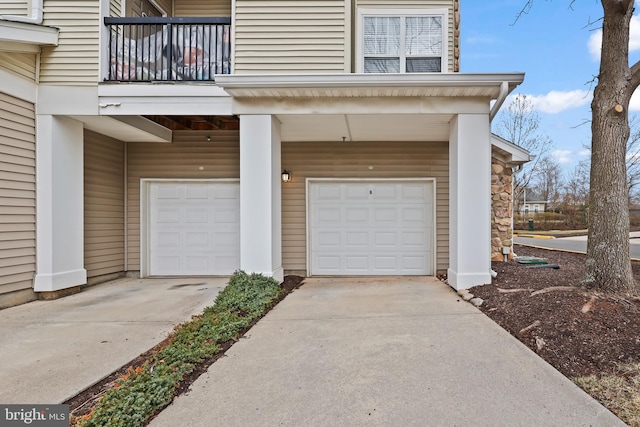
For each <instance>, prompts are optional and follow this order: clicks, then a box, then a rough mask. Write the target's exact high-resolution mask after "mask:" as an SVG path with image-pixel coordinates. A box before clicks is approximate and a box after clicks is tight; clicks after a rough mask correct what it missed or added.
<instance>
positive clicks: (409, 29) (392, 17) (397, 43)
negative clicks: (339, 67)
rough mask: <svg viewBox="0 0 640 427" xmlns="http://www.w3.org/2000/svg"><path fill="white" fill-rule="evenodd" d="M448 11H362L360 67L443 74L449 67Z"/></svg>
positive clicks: (369, 69) (361, 68) (384, 71)
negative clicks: (447, 41)
mask: <svg viewBox="0 0 640 427" xmlns="http://www.w3.org/2000/svg"><path fill="white" fill-rule="evenodd" d="M446 40H447V11H446V10H444V9H433V10H413V9H411V10H401V9H400V10H398V9H396V10H386V9H375V10H374V9H368V10H361V11H360V40H359V41H360V44H359V54H358V61H359V70H358V71H361V72H364V73H440V72H443V71H446V68H447V43H446Z"/></svg>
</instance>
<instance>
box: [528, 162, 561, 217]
mask: <svg viewBox="0 0 640 427" xmlns="http://www.w3.org/2000/svg"><path fill="white" fill-rule="evenodd" d="M534 175H535V176H534V178H535V180H534V182H533V183H532V185H531V187H532V189H533V191H534V192H535V193H536V194H537V195H538V196H540V198H541V199H542V200H546V201H547V202H548V204H547V210H550V211H555V210H557V208H558V205H559V204H560V199H561V198H562V187H563V184H564V180H563V178H562V167H561V166H560V163H559V162H558V161H557V160H556V159H555V158H553V157H551V156H549V155H547V156H544V157H543V158H542V159H540V161H538V164H537V165H536V170H535V171H534Z"/></svg>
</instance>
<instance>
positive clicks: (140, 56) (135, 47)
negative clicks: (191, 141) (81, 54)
mask: <svg viewBox="0 0 640 427" xmlns="http://www.w3.org/2000/svg"><path fill="white" fill-rule="evenodd" d="M104 23H105V25H106V26H108V27H109V30H110V31H109V46H108V49H109V54H108V58H110V66H109V71H108V75H107V77H106V78H105V80H106V81H120V82H131V81H136V82H140V81H180V80H182V81H213V80H214V75H215V74H230V73H231V68H230V58H231V44H230V41H229V36H230V28H231V18H226V17H224V18H159V17H146V18H105V19H104Z"/></svg>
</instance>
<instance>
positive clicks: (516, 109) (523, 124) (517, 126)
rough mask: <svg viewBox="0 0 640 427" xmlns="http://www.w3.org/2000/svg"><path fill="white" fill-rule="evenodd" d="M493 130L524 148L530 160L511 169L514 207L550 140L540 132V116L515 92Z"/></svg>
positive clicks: (524, 98)
mask: <svg viewBox="0 0 640 427" xmlns="http://www.w3.org/2000/svg"><path fill="white" fill-rule="evenodd" d="M494 123H496V128H495V130H494V131H495V133H496V134H498V135H500V136H501V137H502V138H504V139H506V140H507V141H510V142H512V143H514V144H516V145H517V146H519V147H522V148H524V149H525V150H527V151H528V152H529V153H530V154H531V155H532V156H534V159H533V160H532V161H530V162H528V163H525V164H524V166H523V167H522V168H521V169H520V170H517V171H515V175H514V178H513V181H514V182H513V200H514V203H513V207H514V211H517V209H518V205H519V203H518V200H520V198H521V197H522V196H523V193H524V190H525V189H528V190H529V189H531V184H532V182H533V181H534V178H535V175H536V171H537V167H538V163H539V162H540V159H542V158H543V157H544V156H545V155H546V154H547V153H548V152H549V151H550V150H551V148H552V147H553V142H552V141H551V139H550V138H549V137H548V136H546V135H544V134H543V133H542V132H541V131H540V116H539V115H538V113H536V112H535V111H534V109H533V103H532V102H531V99H529V98H528V97H527V96H526V95H516V96H514V97H513V99H512V101H511V103H510V104H509V106H508V107H507V108H506V109H504V110H502V111H501V112H500V113H499V116H498V120H496V121H495V122H494Z"/></svg>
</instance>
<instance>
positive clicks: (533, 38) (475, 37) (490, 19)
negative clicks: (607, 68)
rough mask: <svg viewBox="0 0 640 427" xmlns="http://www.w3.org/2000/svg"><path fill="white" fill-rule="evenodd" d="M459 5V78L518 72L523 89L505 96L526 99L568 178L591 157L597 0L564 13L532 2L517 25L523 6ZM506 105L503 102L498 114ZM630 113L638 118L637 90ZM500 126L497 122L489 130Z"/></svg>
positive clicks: (635, 49)
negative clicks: (517, 17)
mask: <svg viewBox="0 0 640 427" xmlns="http://www.w3.org/2000/svg"><path fill="white" fill-rule="evenodd" d="M460 3H461V5H460V9H461V10H460V12H461V23H460V31H461V35H460V38H461V40H460V43H461V52H460V71H461V72H467V73H472V72H488V73H501V72H524V73H525V79H524V83H523V84H521V85H520V86H518V87H517V88H516V90H515V91H514V92H513V93H512V95H511V96H513V95H514V94H523V95H527V97H529V98H530V99H531V101H532V103H533V106H534V109H535V111H536V113H537V114H538V115H539V117H540V130H541V133H543V134H545V135H547V136H549V137H550V138H551V140H552V141H553V143H554V147H553V148H552V155H553V157H554V158H555V159H556V160H557V161H558V162H559V163H560V164H561V166H562V168H563V170H564V172H565V176H568V175H569V174H570V173H571V171H572V170H573V168H574V167H575V165H576V164H577V163H578V162H579V161H580V160H583V159H586V158H588V157H589V151H588V147H589V146H590V144H591V127H590V123H589V120H590V118H591V106H590V104H591V100H592V96H593V89H594V85H595V83H594V76H596V75H597V74H598V68H599V65H600V63H599V58H600V43H601V40H602V38H601V37H602V33H601V31H600V22H599V21H600V19H601V18H602V15H603V13H602V6H601V4H600V1H598V0H576V1H574V2H573V6H572V8H570V4H571V0H535V1H534V2H533V7H532V8H531V9H530V10H529V12H528V13H527V14H524V15H522V16H521V17H520V18H519V19H518V20H517V21H516V16H517V15H518V13H519V12H520V10H522V8H523V6H524V5H525V3H526V0H461V2H460ZM638 6H640V4H636V9H638V10H637V12H636V14H635V15H634V17H633V19H632V23H631V37H630V43H629V46H630V62H631V63H633V62H635V61H638V60H640V7H638ZM590 24H591V25H590ZM509 102H510V99H509V98H507V100H506V101H505V103H504V105H503V107H502V110H504V109H506V107H507V106H508V104H509ZM629 111H630V115H631V116H633V115H634V114H636V115H638V116H639V117H640V91H637V92H636V94H635V95H634V97H633V98H632V100H631V105H630V107H629ZM499 120H500V115H498V117H497V118H496V119H495V120H494V128H495V125H496V124H497V123H498V122H499ZM494 130H495V129H494Z"/></svg>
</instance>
